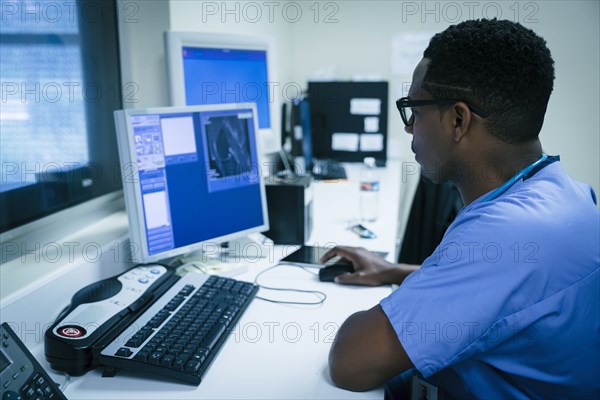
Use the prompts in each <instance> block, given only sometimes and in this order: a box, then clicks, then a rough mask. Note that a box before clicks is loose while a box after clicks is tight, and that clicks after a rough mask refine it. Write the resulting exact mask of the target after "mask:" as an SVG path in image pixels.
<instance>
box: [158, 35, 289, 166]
mask: <svg viewBox="0 0 600 400" xmlns="http://www.w3.org/2000/svg"><path fill="white" fill-rule="evenodd" d="M165 43H166V55H167V64H168V71H169V90H170V95H171V105H173V106H184V105H188V106H189V105H202V104H226V103H242V102H250V103H255V104H256V108H257V112H258V114H257V117H258V137H259V140H260V142H261V144H262V145H261V149H262V151H263V152H264V153H265V154H266V153H273V152H277V151H279V149H280V148H281V132H280V129H281V126H280V124H281V121H280V119H281V111H280V107H281V105H280V104H279V103H280V102H279V98H280V96H279V91H280V90H282V88H281V87H279V83H278V81H277V72H276V66H275V63H274V61H273V60H274V59H275V55H274V53H275V50H274V44H273V41H272V40H271V39H267V38H261V37H253V36H246V35H233V34H221V33H219V34H217V33H204V32H166V34H165Z"/></svg>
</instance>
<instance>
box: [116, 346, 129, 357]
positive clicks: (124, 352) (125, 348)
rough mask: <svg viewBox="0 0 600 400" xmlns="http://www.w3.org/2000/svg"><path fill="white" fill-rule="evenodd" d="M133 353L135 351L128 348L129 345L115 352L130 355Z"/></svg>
mask: <svg viewBox="0 0 600 400" xmlns="http://www.w3.org/2000/svg"><path fill="white" fill-rule="evenodd" d="M132 354H133V351H131V349H128V348H127V347H121V348H120V349H119V350H117V352H116V353H115V356H119V357H129V356H130V355H132Z"/></svg>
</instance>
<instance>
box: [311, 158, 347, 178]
mask: <svg viewBox="0 0 600 400" xmlns="http://www.w3.org/2000/svg"><path fill="white" fill-rule="evenodd" d="M311 175H312V176H313V178H314V179H315V180H333V179H347V176H346V170H345V169H344V166H343V165H342V164H341V163H340V162H338V161H335V160H314V164H313V167H312V173H311Z"/></svg>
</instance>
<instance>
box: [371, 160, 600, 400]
mask: <svg viewBox="0 0 600 400" xmlns="http://www.w3.org/2000/svg"><path fill="white" fill-rule="evenodd" d="M486 196H487V194H486V195H484V196H482V197H481V198H479V199H478V200H476V201H474V202H473V203H471V204H470V205H468V206H467V207H465V208H464V209H463V210H462V211H461V212H460V213H459V215H458V216H457V218H456V219H455V221H454V222H453V223H452V225H451V226H450V227H449V228H448V230H447V231H446V234H445V236H444V238H443V240H442V242H441V243H440V245H439V246H438V248H437V249H436V251H435V252H434V254H433V255H431V256H430V257H429V258H427V259H426V260H425V262H424V263H423V265H422V267H421V268H420V269H419V270H418V271H416V272H414V273H412V274H411V275H410V276H409V277H408V278H407V279H406V280H405V281H404V282H403V283H402V285H401V286H400V287H399V288H398V290H396V291H395V292H394V293H392V294H391V295H390V296H389V297H387V298H385V299H384V300H382V301H381V307H382V308H383V311H384V312H385V314H386V315H387V317H388V318H389V320H390V322H391V324H392V326H393V327H394V329H395V331H396V333H397V335H398V339H399V340H400V342H401V343H402V346H403V347H404V349H405V350H406V352H407V354H408V356H409V357H410V359H411V361H412V362H413V364H414V365H415V368H416V369H417V370H418V371H420V372H421V373H422V374H423V375H424V376H425V377H430V378H431V379H432V380H434V381H437V382H438V384H439V385H440V387H441V388H442V389H443V391H444V392H446V393H447V394H449V395H451V396H453V397H457V398H578V399H583V398H599V397H600V275H599V274H600V273H599V269H600V213H599V210H598V207H597V206H596V205H595V194H594V193H593V191H592V189H591V188H590V187H589V186H588V185H584V184H581V183H579V182H576V181H575V180H573V179H572V178H570V177H569V176H568V175H567V174H566V173H565V171H564V170H563V168H562V166H561V165H560V162H554V163H552V164H550V165H548V166H546V167H544V168H543V169H541V170H539V171H538V172H537V173H535V175H533V176H532V177H530V178H528V179H526V180H519V181H517V183H515V184H514V185H513V186H512V187H511V188H510V189H508V190H507V191H506V192H505V193H504V194H502V195H501V196H499V197H498V198H497V199H495V200H492V201H487V202H484V201H483V199H484V198H485V197H486Z"/></svg>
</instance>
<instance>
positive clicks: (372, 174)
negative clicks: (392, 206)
mask: <svg viewBox="0 0 600 400" xmlns="http://www.w3.org/2000/svg"><path fill="white" fill-rule="evenodd" d="M378 212H379V173H378V171H377V167H376V166H375V159H374V158H373V157H365V159H364V160H363V168H362V171H361V174H360V218H361V220H363V221H366V222H373V221H375V220H377V215H378Z"/></svg>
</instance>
